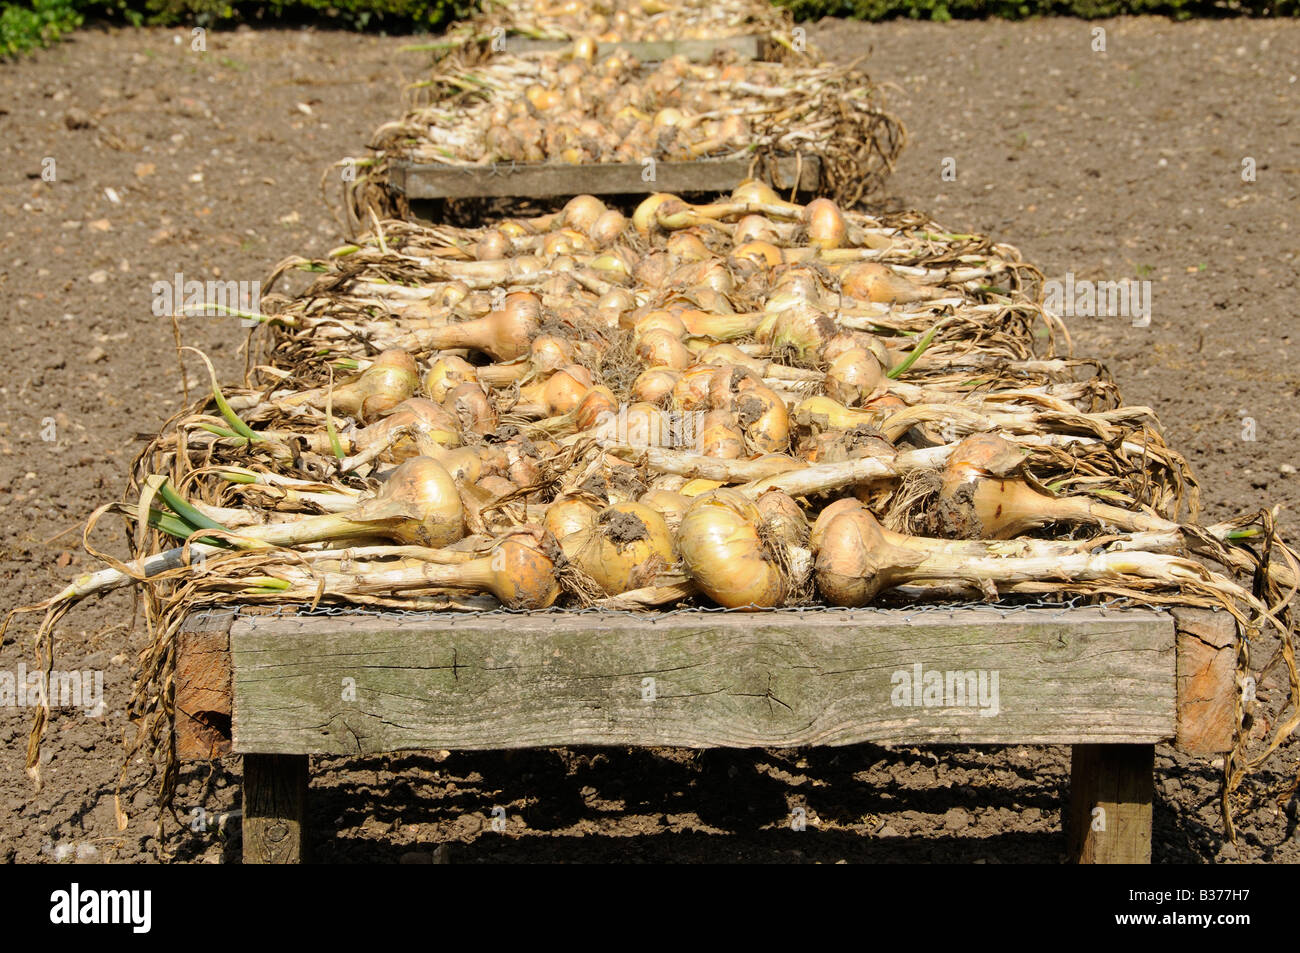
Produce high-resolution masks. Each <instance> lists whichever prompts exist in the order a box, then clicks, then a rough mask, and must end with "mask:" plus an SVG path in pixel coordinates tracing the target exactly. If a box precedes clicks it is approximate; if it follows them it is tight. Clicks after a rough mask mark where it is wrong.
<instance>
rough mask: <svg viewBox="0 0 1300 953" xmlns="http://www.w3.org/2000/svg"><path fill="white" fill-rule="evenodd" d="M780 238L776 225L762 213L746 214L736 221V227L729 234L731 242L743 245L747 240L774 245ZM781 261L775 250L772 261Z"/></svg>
mask: <svg viewBox="0 0 1300 953" xmlns="http://www.w3.org/2000/svg"><path fill="white" fill-rule="evenodd" d="M780 240H781V236H780V233H779V232H778V231H777V229H776V226H775V225H773V224H772V223H771V222H770V221H768V220H767V219H766V218H764V217H763V216H762V215H746V216H745V217H744V218H742V219H741V220H740V221H738V222H737V223H736V228H735V230H734V231H733V232H732V234H731V241H732V244H733V245H735V246H737V250H739V246H741V245H745V244H747V243H749V242H766V243H768V244H769V245H772V246H775V245H776V243H777V242H779V241H780ZM780 263H781V253H780V251H779V250H778V251H777V260H776V261H775V262H774V263H773V264H774V265H779V264H780Z"/></svg>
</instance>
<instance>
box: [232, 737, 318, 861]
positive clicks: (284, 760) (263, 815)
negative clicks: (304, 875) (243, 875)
mask: <svg viewBox="0 0 1300 953" xmlns="http://www.w3.org/2000/svg"><path fill="white" fill-rule="evenodd" d="M306 818H307V757H306V756H305V755H301V756H299V755H275V754H249V755H245V756H244V818H243V851H244V863H246V864H298V863H302V861H303V860H304V859H305V855H306V844H307V838H306Z"/></svg>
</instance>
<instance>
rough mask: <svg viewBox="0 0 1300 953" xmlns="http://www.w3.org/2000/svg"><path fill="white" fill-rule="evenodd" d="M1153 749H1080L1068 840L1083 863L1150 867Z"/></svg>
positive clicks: (1074, 757) (1074, 762) (1073, 771)
mask: <svg viewBox="0 0 1300 953" xmlns="http://www.w3.org/2000/svg"><path fill="white" fill-rule="evenodd" d="M1155 757H1156V749H1155V746H1154V745H1075V746H1074V747H1073V750H1072V754H1071V765H1070V807H1069V814H1068V822H1067V824H1066V836H1067V837H1068V838H1069V851H1070V860H1071V861H1072V862H1073V863H1078V864H1149V863H1151V801H1152V798H1153V797H1154V795H1155Z"/></svg>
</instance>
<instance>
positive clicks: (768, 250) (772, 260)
mask: <svg viewBox="0 0 1300 953" xmlns="http://www.w3.org/2000/svg"><path fill="white" fill-rule="evenodd" d="M731 256H732V257H733V258H737V259H740V260H741V261H752V262H753V263H754V264H756V265H758V266H760V267H762V268H768V269H770V268H775V267H776V266H777V265H779V264H781V261H782V258H781V249H779V248H777V247H776V245H774V244H772V243H771V242H765V241H759V240H755V241H749V242H745V243H744V244H743V245H738V246H736V248H735V250H734V251H732V253H731Z"/></svg>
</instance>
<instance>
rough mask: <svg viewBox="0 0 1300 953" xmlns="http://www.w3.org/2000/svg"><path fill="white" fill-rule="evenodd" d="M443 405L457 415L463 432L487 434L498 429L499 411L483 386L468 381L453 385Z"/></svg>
mask: <svg viewBox="0 0 1300 953" xmlns="http://www.w3.org/2000/svg"><path fill="white" fill-rule="evenodd" d="M443 405H444V406H445V407H446V408H447V409H448V410H450V411H451V412H452V413H453V414H455V415H456V419H457V420H458V421H459V422H460V429H461V431H462V432H465V431H469V432H470V433H476V434H480V435H487V434H490V433H492V432H493V431H495V430H496V429H497V412H496V408H495V407H493V406H492V401H491V400H489V399H488V396H487V394H485V393H484V392H483V386H482V385H481V384H478V383H475V382H473V381H466V382H465V383H463V384H458V385H456V386H455V387H453V388H452V389H451V390H450V391H449V392H448V393H447V397H446V400H444V401H443Z"/></svg>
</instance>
